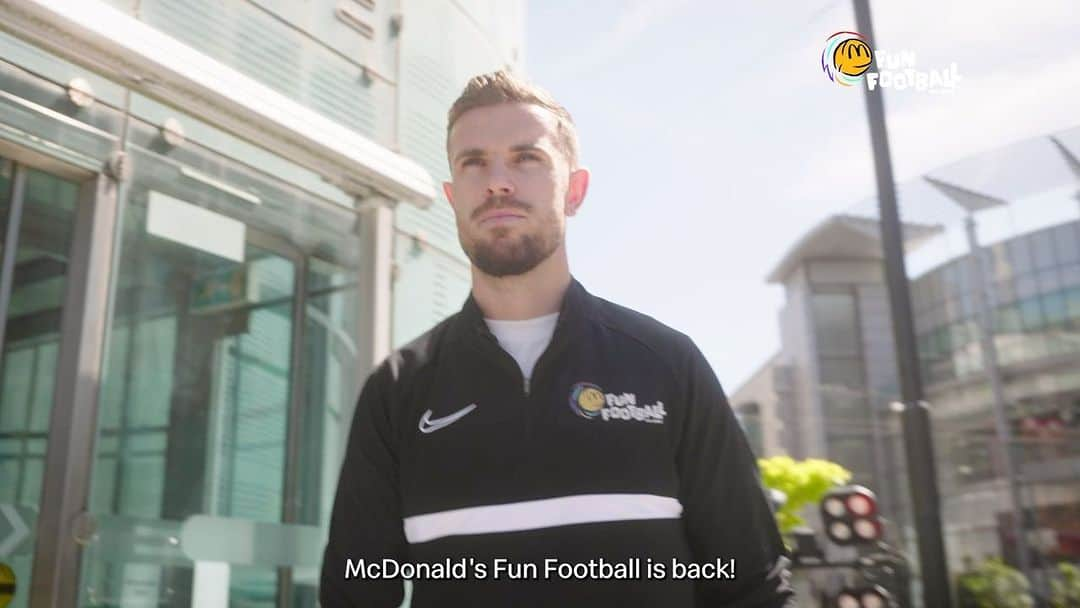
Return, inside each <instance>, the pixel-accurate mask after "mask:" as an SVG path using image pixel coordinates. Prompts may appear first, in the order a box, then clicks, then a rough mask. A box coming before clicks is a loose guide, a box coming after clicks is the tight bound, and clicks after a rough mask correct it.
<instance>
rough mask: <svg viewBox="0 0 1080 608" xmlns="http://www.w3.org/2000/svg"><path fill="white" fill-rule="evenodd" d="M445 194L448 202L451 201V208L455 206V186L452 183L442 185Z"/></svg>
mask: <svg viewBox="0 0 1080 608" xmlns="http://www.w3.org/2000/svg"><path fill="white" fill-rule="evenodd" d="M442 191H443V194H445V195H446V200H448V201H450V206H451V207H453V206H454V184H453V183H452V182H443V183H442Z"/></svg>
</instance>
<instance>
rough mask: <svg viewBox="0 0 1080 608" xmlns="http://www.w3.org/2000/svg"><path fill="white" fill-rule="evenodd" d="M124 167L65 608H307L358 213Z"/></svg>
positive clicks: (239, 175)
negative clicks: (92, 429)
mask: <svg viewBox="0 0 1080 608" xmlns="http://www.w3.org/2000/svg"><path fill="white" fill-rule="evenodd" d="M132 150H133V157H134V159H135V160H136V161H137V162H136V168H135V172H134V176H133V179H132V181H131V182H130V184H129V185H128V186H127V192H126V193H125V195H124V197H123V198H124V200H123V203H122V204H123V205H124V209H123V219H122V222H121V223H122V232H121V235H120V236H119V241H120V244H119V252H118V253H117V259H116V261H115V271H114V272H115V278H114V281H113V283H114V287H113V291H112V294H111V301H112V315H111V317H110V319H109V321H108V328H107V339H106V348H105V351H106V354H105V359H104V362H103V372H102V380H101V393H100V400H99V413H98V425H97V429H96V431H97V441H96V445H95V447H94V457H93V461H92V466H91V469H92V470H91V475H90V479H91V489H90V496H89V500H88V504H87V509H86V513H84V515H83V519H82V521H81V522H80V525H79V526H77V528H78V529H79V530H82V531H84V534H83V536H82V537H81V538H80V539H79V542H81V543H82V551H81V578H80V580H79V584H78V589H79V605H80V606H125V607H127V606H154V607H159V606H167V607H175V608H186V607H188V606H199V607H200V608H213V607H218V606H220V607H225V606H247V607H260V608H263V607H265V608H271V607H274V608H278V607H280V608H293V607H297V608H304V607H308V606H311V607H314V606H315V603H316V600H315V598H316V586H317V576H318V566H319V564H320V561H321V557H322V549H323V543H324V541H325V527H326V521H327V518H328V511H329V508H330V502H331V500H332V497H333V491H334V488H335V486H336V481H337V474H338V471H339V467H340V462H341V452H342V450H343V449H344V439H345V432H346V431H347V429H348V425H349V423H350V421H351V412H352V405H353V404H354V403H355V399H356V394H357V391H358V388H359V386H358V383H359V378H362V376H361V373H362V372H363V371H364V370H360V369H359V360H360V351H361V350H362V348H363V345H362V344H358V342H359V341H360V340H361V339H362V338H361V337H360V330H359V319H360V317H359V314H360V310H361V309H362V307H363V300H362V294H361V293H360V290H359V287H358V274H359V263H360V262H359V258H358V251H359V249H360V243H359V239H358V237H357V235H356V233H355V232H354V231H353V229H352V226H353V224H354V222H355V219H356V218H355V215H354V214H353V212H352V211H351V210H347V209H336V208H327V207H325V206H323V207H320V206H319V205H317V204H314V203H312V202H311V201H310V200H308V199H306V198H304V197H299V196H295V193H291V192H289V191H286V190H281V189H277V188H275V186H274V185H273V184H272V183H270V182H268V181H265V180H263V178H261V177H260V176H257V175H254V174H252V173H249V172H245V171H243V170H241V169H238V168H236V167H235V166H234V165H230V164H228V163H227V162H226V161H225V160H224V159H220V158H215V159H210V160H213V162H210V160H207V159H202V160H201V161H200V162H204V163H205V164H204V165H201V166H200V169H199V170H198V171H197V172H195V171H193V170H192V169H190V168H187V166H186V165H180V167H181V168H179V169H178V167H177V165H176V164H175V163H174V162H173V161H172V160H170V159H165V158H162V157H161V156H160V155H153V154H150V153H147V152H144V151H140V150H139V149H138V148H133V149H132ZM189 160H190V161H192V162H195V161H197V160H199V159H197V158H194V157H192V158H191V159H189ZM215 163H217V164H215ZM184 171H186V173H185V172H184ZM190 175H197V176H198V179H193V178H191V177H190ZM211 175H213V176H214V177H212V178H211V177H210V176H211ZM245 179H249V180H250V181H249V182H245V181H244V180H245ZM245 188H247V189H245ZM241 192H244V193H248V194H246V195H244V196H237V193H241ZM251 192H258V196H257V197H256V196H254V195H251V194H250V193H251ZM253 199H254V200H257V201H259V202H252V200H253Z"/></svg>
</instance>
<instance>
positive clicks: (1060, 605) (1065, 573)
mask: <svg viewBox="0 0 1080 608" xmlns="http://www.w3.org/2000/svg"><path fill="white" fill-rule="evenodd" d="M1058 573H1060V574H1061V580H1055V581H1051V582H1050V586H1051V592H1050V605H1051V606H1052V607H1053V608H1080V568H1077V567H1076V566H1074V565H1073V564H1070V563H1068V562H1062V563H1060V564H1058Z"/></svg>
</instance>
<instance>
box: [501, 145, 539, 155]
mask: <svg viewBox="0 0 1080 608" xmlns="http://www.w3.org/2000/svg"><path fill="white" fill-rule="evenodd" d="M510 151H511V152H542V153H544V154H547V153H548V151H547V150H545V149H543V148H541V147H540V146H538V145H536V144H518V145H516V146H514V147H513V148H510Z"/></svg>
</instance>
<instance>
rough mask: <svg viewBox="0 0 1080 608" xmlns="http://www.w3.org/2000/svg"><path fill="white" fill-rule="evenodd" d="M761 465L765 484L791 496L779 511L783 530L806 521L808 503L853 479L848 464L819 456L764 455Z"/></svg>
mask: <svg viewBox="0 0 1080 608" xmlns="http://www.w3.org/2000/svg"><path fill="white" fill-rule="evenodd" d="M758 468H759V469H760V470H761V481H762V483H763V484H764V485H765V487H767V488H771V489H774V490H780V491H781V492H783V493H784V494H786V495H787V502H785V503H784V505H783V506H782V507H780V509H779V510H777V512H776V523H777V525H778V526H779V527H780V531H781V532H783V533H787V532H790V531H791V530H792V529H793V528H797V527H798V526H801V525H803V524H805V523H806V520H804V519H803V518H802V517H800V516H799V511H800V510H801V509H802V508H803V507H804V506H806V505H808V504H816V503H817V502H819V501H820V500H821V497H822V496H824V495H825V493H826V492H828V491H829V489H830V488H832V487H834V486H838V485H842V484H844V483H847V481H848V480H849V479H851V472H850V471H848V470H847V469H845V468H844V467H842V466H840V465H838V464H836V463H835V462H830V461H828V460H821V459H819V458H807V459H806V460H801V461H798V462H796V461H795V460H793V459H792V458H789V457H787V456H773V457H772V458H760V459H758Z"/></svg>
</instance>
